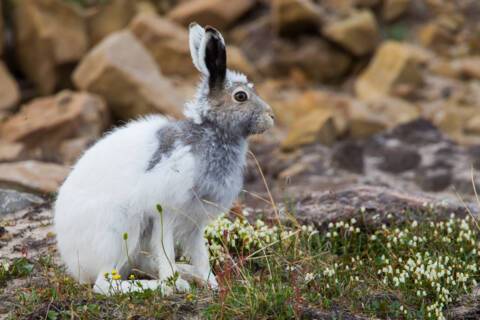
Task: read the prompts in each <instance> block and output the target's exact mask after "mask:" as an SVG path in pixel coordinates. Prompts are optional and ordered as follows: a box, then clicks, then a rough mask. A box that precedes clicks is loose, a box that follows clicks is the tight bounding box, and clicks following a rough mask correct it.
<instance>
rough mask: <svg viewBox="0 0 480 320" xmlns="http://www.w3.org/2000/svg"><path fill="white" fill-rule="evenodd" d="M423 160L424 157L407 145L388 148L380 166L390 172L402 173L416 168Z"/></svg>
mask: <svg viewBox="0 0 480 320" xmlns="http://www.w3.org/2000/svg"><path fill="white" fill-rule="evenodd" d="M421 160H422V157H421V156H420V155H419V154H418V152H417V151H416V150H415V149H413V148H409V147H405V146H401V147H392V148H386V149H385V150H384V154H383V157H382V163H381V164H380V166H379V168H380V169H381V170H383V171H386V172H390V173H402V172H405V171H408V170H412V169H415V168H416V167H417V166H418V165H419V164H420V162H421Z"/></svg>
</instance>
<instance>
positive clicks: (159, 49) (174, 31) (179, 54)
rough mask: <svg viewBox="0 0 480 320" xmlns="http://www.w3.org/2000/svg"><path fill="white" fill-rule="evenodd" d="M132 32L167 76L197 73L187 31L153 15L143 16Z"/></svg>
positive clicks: (134, 22)
mask: <svg viewBox="0 0 480 320" xmlns="http://www.w3.org/2000/svg"><path fill="white" fill-rule="evenodd" d="M130 30H131V31H132V32H133V34H135V36H136V37H137V38H138V40H140V42H141V43H142V44H143V45H144V46H145V48H147V49H148V51H149V52H150V54H151V55H152V57H153V58H154V59H155V61H156V62H157V64H158V65H159V66H160V69H161V71H162V73H164V74H166V75H172V74H177V75H184V76H189V75H192V74H193V73H194V72H195V67H194V66H193V63H192V58H191V56H190V49H189V45H188V32H187V30H186V29H185V28H184V27H183V26H181V25H179V24H177V23H175V22H173V21H170V20H167V19H164V18H161V17H159V16H157V15H153V14H140V15H138V16H136V17H135V19H134V20H133V21H132V23H131V24H130Z"/></svg>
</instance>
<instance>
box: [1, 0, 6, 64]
mask: <svg viewBox="0 0 480 320" xmlns="http://www.w3.org/2000/svg"><path fill="white" fill-rule="evenodd" d="M3 29H4V28H3V10H2V3H0V57H1V56H2V54H3V46H4V41H5V35H4V30H3Z"/></svg>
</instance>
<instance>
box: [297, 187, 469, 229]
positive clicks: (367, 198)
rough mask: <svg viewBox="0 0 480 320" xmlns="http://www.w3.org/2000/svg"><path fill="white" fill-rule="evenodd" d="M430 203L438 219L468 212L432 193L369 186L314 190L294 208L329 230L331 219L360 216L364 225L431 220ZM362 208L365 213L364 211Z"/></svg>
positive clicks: (301, 217)
mask: <svg viewBox="0 0 480 320" xmlns="http://www.w3.org/2000/svg"><path fill="white" fill-rule="evenodd" d="M426 203H430V204H433V205H434V206H435V208H436V210H435V213H436V215H435V219H438V220H442V219H448V218H449V216H450V214H451V213H454V214H455V215H457V216H459V217H465V216H467V215H468V212H467V209H466V208H465V206H464V205H463V204H457V203H440V201H437V200H435V198H433V197H430V196H428V195H423V194H415V193H407V192H401V191H398V190H396V189H393V188H385V187H374V186H365V185H355V186H348V187H343V188H339V189H337V190H330V191H325V192H313V193H311V194H310V195H308V196H305V197H304V198H303V199H299V200H297V202H296V204H295V205H294V207H293V210H294V212H295V213H296V216H295V218H296V219H297V221H298V222H299V223H300V224H314V225H315V226H317V227H319V228H322V229H326V228H327V226H328V223H330V222H336V221H347V220H350V219H351V218H355V219H357V221H358V223H359V225H361V226H367V227H369V228H380V227H381V225H382V224H390V223H395V224H400V223H402V222H405V221H406V220H407V219H416V220H418V221H422V220H423V221H431V219H432V215H431V214H428V212H427V213H422V212H425V204H426ZM361 208H364V213H361V212H360V210H361ZM406 212H409V213H410V214H408V215H407V214H405V213H406ZM389 214H390V218H389V217H388V215H389Z"/></svg>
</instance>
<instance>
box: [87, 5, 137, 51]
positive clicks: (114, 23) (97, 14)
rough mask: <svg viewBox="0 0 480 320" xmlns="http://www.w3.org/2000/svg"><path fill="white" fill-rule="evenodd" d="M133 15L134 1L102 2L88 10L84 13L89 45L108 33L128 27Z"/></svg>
mask: <svg viewBox="0 0 480 320" xmlns="http://www.w3.org/2000/svg"><path fill="white" fill-rule="evenodd" d="M134 13H135V1H131V0H115V1H102V2H101V3H100V4H98V5H96V6H94V7H92V8H89V9H88V10H87V11H86V13H85V16H86V26H87V31H88V36H89V39H90V45H91V46H92V45H95V44H97V43H98V42H100V41H101V40H102V39H103V38H105V37H106V36H108V35H109V34H110V33H112V32H115V31H118V30H120V29H123V28H124V27H125V26H127V25H128V23H129V22H130V20H131V19H132V18H133V15H134Z"/></svg>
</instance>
